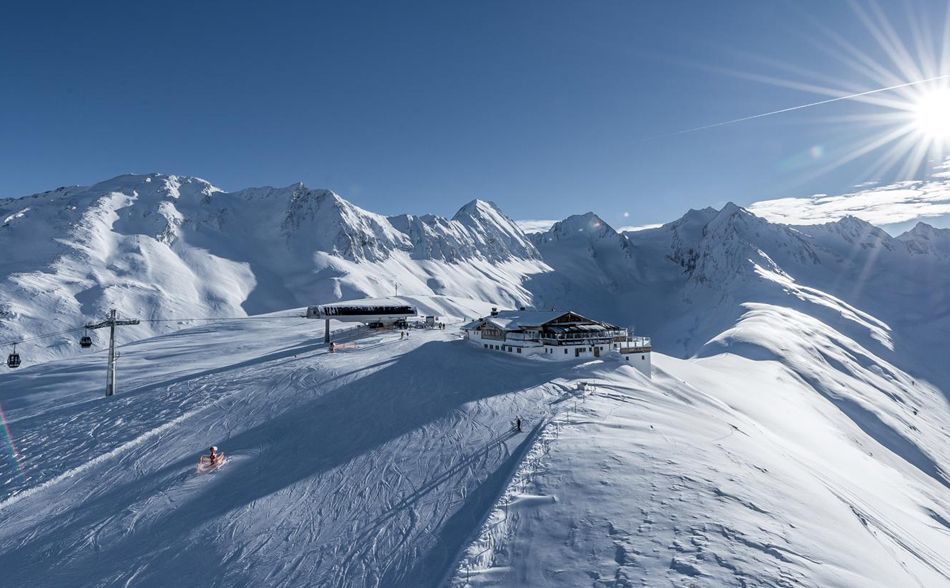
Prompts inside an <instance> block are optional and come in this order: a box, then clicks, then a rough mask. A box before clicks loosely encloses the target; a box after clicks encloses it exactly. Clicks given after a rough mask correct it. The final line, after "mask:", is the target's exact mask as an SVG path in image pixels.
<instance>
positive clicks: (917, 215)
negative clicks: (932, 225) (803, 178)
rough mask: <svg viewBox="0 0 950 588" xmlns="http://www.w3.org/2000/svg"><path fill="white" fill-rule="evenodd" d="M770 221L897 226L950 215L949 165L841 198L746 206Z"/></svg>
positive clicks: (823, 196)
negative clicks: (847, 220)
mask: <svg viewBox="0 0 950 588" xmlns="http://www.w3.org/2000/svg"><path fill="white" fill-rule="evenodd" d="M747 208H748V210H749V211H751V212H752V213H754V214H756V215H758V216H761V217H763V218H765V219H767V220H769V221H772V222H777V223H786V224H792V225H814V224H819V223H827V222H834V221H837V220H839V219H841V218H843V217H845V216H849V215H850V216H856V217H858V218H860V219H863V220H866V221H868V222H869V223H871V224H874V225H878V226H881V225H894V224H899V223H907V222H911V221H915V220H918V219H926V218H934V217H939V216H945V215H950V165H948V164H946V163H945V164H944V165H943V166H941V167H940V168H938V170H937V173H935V174H934V175H933V177H931V178H930V179H928V180H919V181H918V180H915V181H905V182H899V183H896V184H892V185H890V186H879V187H875V188H870V189H866V190H860V191H857V192H852V193H850V194H843V195H838V196H829V195H827V194H816V195H814V196H807V197H804V198H777V199H775V200H762V201H760V202H755V203H753V204H752V205H750V206H748V207H747Z"/></svg>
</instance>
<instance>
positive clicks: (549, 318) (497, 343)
mask: <svg viewBox="0 0 950 588" xmlns="http://www.w3.org/2000/svg"><path fill="white" fill-rule="evenodd" d="M462 330H463V332H464V333H465V338H466V340H468V342H469V343H471V344H472V345H475V346H477V347H481V348H482V349H486V350H489V351H497V352H501V353H512V354H515V355H522V356H528V355H541V356H544V357H546V358H548V359H553V360H569V359H579V358H596V357H602V356H604V355H605V354H608V353H611V354H618V355H620V357H621V358H622V359H623V360H624V361H626V362H629V363H630V364H631V365H633V366H634V367H636V368H637V369H638V370H640V371H641V372H642V373H644V374H646V375H650V373H651V370H652V362H651V358H650V353H651V351H652V346H651V342H650V338H649V337H631V336H630V334H629V333H628V332H627V329H624V328H621V327H618V326H616V325H612V324H610V323H606V322H603V321H596V320H592V319H589V318H587V317H584V316H581V315H579V314H577V313H576V312H571V311H567V312H563V311H553V310H552V311H540V310H501V311H499V310H496V309H492V312H491V314H490V315H488V316H486V317H482V318H480V319H476V320H474V321H472V322H470V323H468V324H467V325H465V326H463V327H462Z"/></svg>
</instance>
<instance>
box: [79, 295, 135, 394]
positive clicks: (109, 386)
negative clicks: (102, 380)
mask: <svg viewBox="0 0 950 588" xmlns="http://www.w3.org/2000/svg"><path fill="white" fill-rule="evenodd" d="M137 324H139V321H138V319H124V320H119V319H117V318H116V317H115V309H114V308H113V309H112V310H110V311H109V318H108V319H106V320H104V321H102V322H101V323H91V324H88V325H86V328H87V329H104V328H106V327H109V371H108V373H106V396H112V395H114V394H115V328H116V327H119V326H124V325H137Z"/></svg>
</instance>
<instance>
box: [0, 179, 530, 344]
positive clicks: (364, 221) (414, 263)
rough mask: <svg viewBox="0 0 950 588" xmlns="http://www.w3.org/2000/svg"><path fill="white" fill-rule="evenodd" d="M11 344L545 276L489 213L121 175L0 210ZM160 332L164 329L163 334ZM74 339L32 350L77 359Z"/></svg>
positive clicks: (512, 297)
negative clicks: (99, 327)
mask: <svg viewBox="0 0 950 588" xmlns="http://www.w3.org/2000/svg"><path fill="white" fill-rule="evenodd" d="M0 219H3V222H2V224H0V246H2V248H3V250H4V251H8V252H9V255H6V256H5V258H4V259H3V260H2V261H0V317H3V320H2V321H0V340H20V339H24V338H26V337H27V334H29V333H39V332H51V331H57V330H67V329H70V328H75V327H77V326H79V325H82V324H84V323H85V322H87V321H91V320H94V319H96V318H99V317H101V316H103V315H104V314H105V313H106V312H107V310H108V309H109V308H112V307H115V308H117V309H118V310H119V313H120V315H123V316H134V317H139V318H142V319H145V321H152V322H143V324H142V325H140V326H137V327H132V328H129V329H128V330H127V331H126V332H127V333H128V334H127V336H128V337H129V338H130V339H131V338H141V337H144V336H147V335H150V334H153V333H158V332H165V331H167V330H168V329H170V328H177V326H179V325H178V324H177V323H176V322H175V321H174V319H175V318H178V317H181V318H191V317H223V316H245V315H246V314H248V313H251V314H257V313H261V312H268V311H273V310H279V309H284V308H290V307H294V306H301V305H307V304H317V303H324V302H330V301H334V300H340V299H348V298H354V297H361V296H365V295H369V296H380V295H387V294H392V293H393V291H394V288H396V287H397V286H398V288H399V289H400V291H401V292H406V293H414V294H442V295H460V296H466V297H470V296H473V295H477V296H479V297H481V298H483V299H486V300H492V301H495V302H496V303H498V304H508V305H515V304H520V303H524V302H526V301H528V300H529V298H530V295H529V293H528V292H526V291H525V290H524V289H523V288H522V287H521V281H522V277H523V276H525V275H528V274H531V273H534V272H538V271H544V270H546V269H547V268H546V266H545V265H544V264H543V262H541V261H540V259H539V256H538V253H537V251H536V250H535V249H534V247H533V246H532V245H531V243H530V242H529V241H528V240H527V238H526V237H525V236H524V234H523V233H521V232H520V230H519V229H518V228H517V226H516V225H515V224H514V223H513V222H512V221H511V220H510V219H508V218H507V217H505V216H504V215H503V214H502V213H501V212H499V211H498V210H497V208H496V207H495V206H494V205H492V204H490V203H487V202H483V201H473V202H472V203H469V204H467V205H466V206H465V207H463V208H462V209H461V210H460V211H459V213H458V214H457V215H456V217H455V218H454V219H452V220H447V219H442V218H438V217H434V216H425V217H411V216H408V215H407V216H403V217H394V218H393V219H388V218H386V217H384V216H381V215H378V214H375V213H372V212H368V211H365V210H363V209H361V208H359V207H357V206H354V205H353V204H351V203H349V202H347V201H346V200H344V199H342V198H340V197H339V196H338V195H336V194H334V193H332V192H330V191H327V190H310V189H308V188H306V187H305V186H303V185H302V184H296V185H293V186H288V187H286V188H253V189H247V190H242V191H239V192H233V193H227V192H223V191H221V190H219V189H217V188H215V187H214V186H212V185H211V184H210V183H208V182H206V181H204V180H200V179H197V178H182V177H178V176H165V175H160V174H151V175H144V176H132V175H130V176H120V177H117V178H114V179H112V180H108V181H105V182H102V183H99V184H96V185H94V186H91V187H88V188H79V187H72V188H60V189H57V190H55V191H52V192H46V193H43V194H36V195H33V196H29V197H26V198H18V199H8V200H3V201H0ZM156 321H157V322H156ZM75 339H76V337H75V336H72V335H68V336H63V337H62V338H60V339H57V340H55V341H53V344H52V345H46V344H47V343H48V342H44V345H43V346H41V347H37V348H36V349H35V350H32V353H33V355H34V357H36V358H37V359H42V358H47V357H55V356H62V355H64V354H69V353H73V352H75V351H76V346H75Z"/></svg>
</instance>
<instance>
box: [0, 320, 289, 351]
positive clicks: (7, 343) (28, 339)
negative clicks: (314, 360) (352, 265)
mask: <svg viewBox="0 0 950 588" xmlns="http://www.w3.org/2000/svg"><path fill="white" fill-rule="evenodd" d="M301 318H306V317H305V316H304V315H300V314H296V315H282V316H236V317H201V318H197V317H193V318H169V319H141V320H140V322H143V323H178V322H182V323H184V322H192V321H206V322H223V321H247V320H275V319H301ZM87 327H88V325H83V326H81V327H75V328H73V329H66V330H63V331H53V332H49V333H40V334H39V335H31V336H29V337H23V338H22V339H10V340H8V341H0V347H7V346H10V345H20V344H22V343H28V342H31V341H38V340H41V339H50V338H53V337H58V336H60V335H68V334H70V333H77V332H79V331H84V330H86V329H87Z"/></svg>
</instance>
